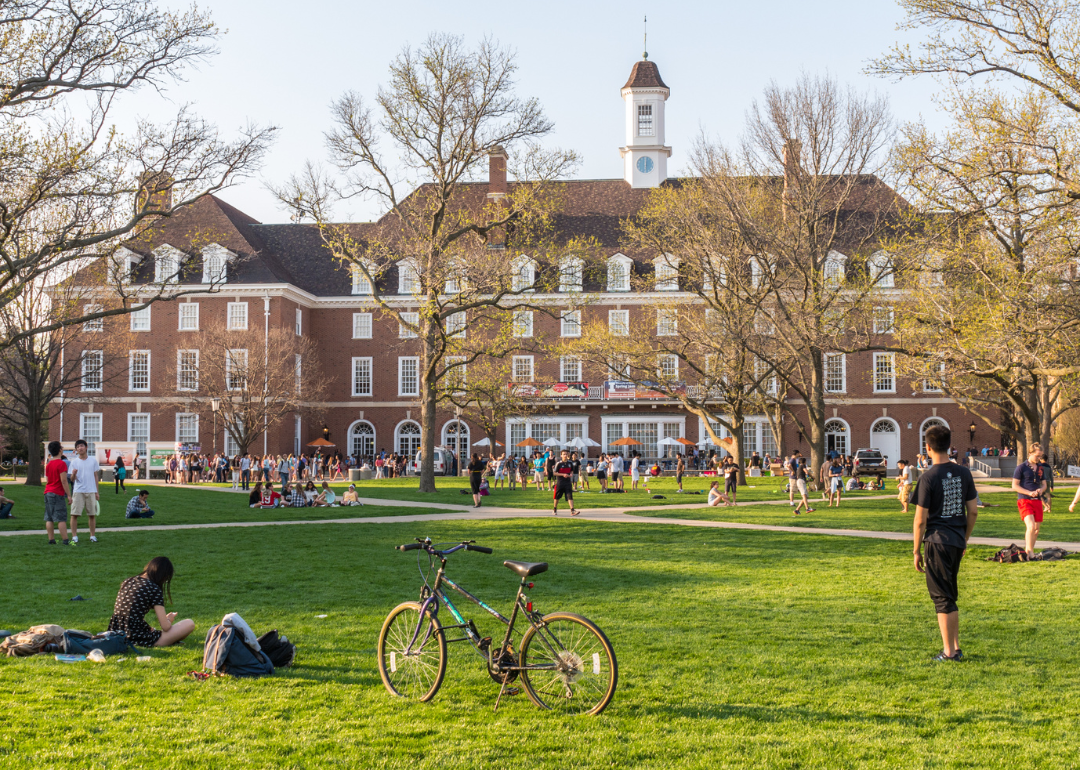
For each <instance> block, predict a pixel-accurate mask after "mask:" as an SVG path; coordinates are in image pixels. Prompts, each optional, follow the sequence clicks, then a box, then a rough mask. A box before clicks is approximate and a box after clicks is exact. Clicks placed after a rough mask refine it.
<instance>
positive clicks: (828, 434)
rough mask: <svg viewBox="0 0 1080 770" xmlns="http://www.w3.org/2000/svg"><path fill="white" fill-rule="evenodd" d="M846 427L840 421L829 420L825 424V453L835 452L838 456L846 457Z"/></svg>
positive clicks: (847, 452)
mask: <svg viewBox="0 0 1080 770" xmlns="http://www.w3.org/2000/svg"><path fill="white" fill-rule="evenodd" d="M847 438H848V433H847V425H846V424H845V423H843V422H841V421H840V420H829V421H828V422H827V423H825V453H826V454H830V453H832V452H836V453H837V454H838V455H841V456H847V455H848V454H849V451H848V440H847Z"/></svg>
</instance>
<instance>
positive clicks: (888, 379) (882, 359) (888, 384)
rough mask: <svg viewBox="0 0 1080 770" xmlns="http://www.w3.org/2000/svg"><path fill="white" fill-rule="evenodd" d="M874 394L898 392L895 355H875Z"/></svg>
mask: <svg viewBox="0 0 1080 770" xmlns="http://www.w3.org/2000/svg"><path fill="white" fill-rule="evenodd" d="M874 392H875V393H895V392H896V354H895V353H874Z"/></svg>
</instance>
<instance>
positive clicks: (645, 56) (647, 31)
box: [641, 16, 649, 59]
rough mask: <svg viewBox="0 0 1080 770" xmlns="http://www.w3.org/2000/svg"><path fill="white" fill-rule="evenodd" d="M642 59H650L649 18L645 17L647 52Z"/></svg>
mask: <svg viewBox="0 0 1080 770" xmlns="http://www.w3.org/2000/svg"><path fill="white" fill-rule="evenodd" d="M641 58H642V59H648V58H649V17H648V16H646V17H645V50H644V52H642V54H641Z"/></svg>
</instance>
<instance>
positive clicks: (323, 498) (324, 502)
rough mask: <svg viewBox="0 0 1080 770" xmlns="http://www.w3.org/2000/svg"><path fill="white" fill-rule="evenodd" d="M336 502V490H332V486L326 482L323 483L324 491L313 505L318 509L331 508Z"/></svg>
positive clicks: (317, 496)
mask: <svg viewBox="0 0 1080 770" xmlns="http://www.w3.org/2000/svg"><path fill="white" fill-rule="evenodd" d="M336 502H337V495H335V494H334V490H332V489H330V485H329V484H328V483H326V482H325V481H324V482H323V483H322V491H321V492H319V494H318V495H316V496H315V499H314V500H313V501H312V502H311V504H312V505H313V506H315V507H316V508H329V507H330V506H331V505H333V504H334V503H336Z"/></svg>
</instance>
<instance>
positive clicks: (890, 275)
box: [867, 251, 896, 289]
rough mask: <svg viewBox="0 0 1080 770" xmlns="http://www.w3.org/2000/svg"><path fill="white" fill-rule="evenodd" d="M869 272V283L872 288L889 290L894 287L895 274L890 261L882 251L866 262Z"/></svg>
mask: <svg viewBox="0 0 1080 770" xmlns="http://www.w3.org/2000/svg"><path fill="white" fill-rule="evenodd" d="M867 267H868V268H869V271H870V281H871V283H873V284H874V286H878V287H880V288H882V289H891V288H893V287H894V286H896V273H895V271H894V270H893V265H892V259H891V258H890V257H889V255H888V254H886V253H885V252H884V251H879V252H878V253H877V254H874V255H872V256H871V257H870V259H869V260H867Z"/></svg>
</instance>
